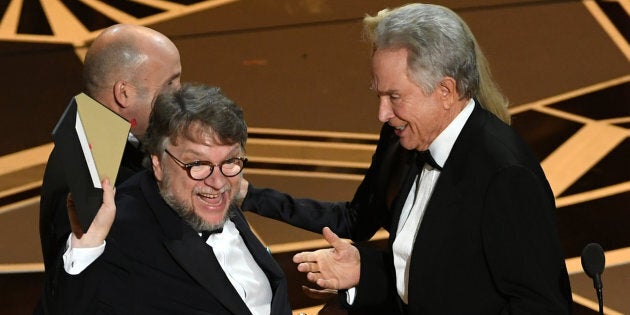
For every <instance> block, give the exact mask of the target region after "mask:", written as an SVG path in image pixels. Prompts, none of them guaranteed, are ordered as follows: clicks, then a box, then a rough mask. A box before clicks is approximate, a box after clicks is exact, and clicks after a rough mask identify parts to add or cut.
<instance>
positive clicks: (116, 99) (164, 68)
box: [36, 24, 181, 314]
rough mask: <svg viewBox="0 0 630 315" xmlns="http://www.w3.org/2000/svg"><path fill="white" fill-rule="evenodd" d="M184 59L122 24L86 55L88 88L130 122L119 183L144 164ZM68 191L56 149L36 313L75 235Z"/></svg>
mask: <svg viewBox="0 0 630 315" xmlns="http://www.w3.org/2000/svg"><path fill="white" fill-rule="evenodd" d="M180 76H181V62H180V56H179V51H178V50H177V47H175V44H173V42H171V40H169V39H168V38H167V37H166V36H164V35H163V34H161V33H159V32H157V31H155V30H152V29H150V28H147V27H143V26H137V25H127V24H118V25H114V26H111V27H109V28H107V29H105V30H104V31H103V32H102V33H101V34H100V35H99V36H98V37H97V38H96V39H95V40H94V42H93V43H92V45H91V46H90V48H89V49H88V51H87V54H86V56H85V62H84V68H83V79H84V85H85V86H84V89H85V90H84V92H85V93H86V94H87V95H89V96H90V97H92V98H93V99H95V100H97V101H98V102H100V103H101V104H103V105H105V106H106V107H108V108H109V109H111V110H112V111H114V112H115V113H117V114H119V115H120V116H122V117H123V118H125V119H127V120H128V121H129V122H130V123H131V132H130V134H129V138H128V141H127V145H126V146H125V151H124V153H123V157H122V162H121V166H120V169H119V171H118V176H117V178H116V185H118V184H120V183H122V182H123V181H124V180H126V179H127V178H129V177H130V176H131V175H133V174H135V173H136V172H138V171H140V170H142V169H143V167H142V158H143V153H142V152H141V151H140V148H139V144H140V141H142V137H143V136H144V133H145V131H146V128H147V125H148V121H149V115H150V113H151V108H152V107H153V102H154V101H155V98H156V97H157V95H158V94H160V93H161V92H163V91H167V90H169V89H176V88H179V86H180ZM68 192H69V188H68V183H67V181H66V178H65V175H64V171H63V167H62V160H61V158H60V157H59V155H58V153H57V152H56V150H55V149H53V151H52V153H51V154H50V157H49V158H48V163H47V165H46V171H45V173H44V179H43V183H42V193H41V201H40V219H39V220H40V221H39V228H40V239H41V245H42V253H43V257H44V266H45V269H46V284H45V288H44V293H43V296H42V299H41V300H40V303H39V305H38V307H37V309H36V313H40V314H48V313H49V312H48V309H49V308H50V307H49V304H50V303H52V301H53V300H54V292H53V290H52V289H51V287H52V286H51V284H52V283H54V281H55V279H56V277H55V272H56V270H57V268H58V266H57V264H58V262H59V261H60V255H61V253H62V252H63V250H64V249H65V241H66V239H67V237H68V235H69V234H70V225H69V222H68V213H67V208H66V198H67V195H68Z"/></svg>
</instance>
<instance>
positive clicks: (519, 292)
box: [482, 166, 571, 314]
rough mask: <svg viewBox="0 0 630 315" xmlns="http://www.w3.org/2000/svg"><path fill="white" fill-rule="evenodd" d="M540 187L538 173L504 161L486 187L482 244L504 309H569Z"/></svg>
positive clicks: (551, 207) (549, 205) (551, 214)
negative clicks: (506, 307)
mask: <svg viewBox="0 0 630 315" xmlns="http://www.w3.org/2000/svg"><path fill="white" fill-rule="evenodd" d="M546 187H548V184H547V182H546V180H545V179H544V177H541V176H539V175H536V174H535V173H534V172H532V171H531V170H529V169H527V168H525V167H522V166H510V167H507V168H505V169H503V170H500V171H499V172H498V173H497V174H495V176H494V178H493V179H492V180H491V181H490V185H489V187H488V190H487V191H489V192H492V193H489V194H487V196H486V200H485V207H484V209H485V210H484V215H483V226H482V233H483V235H482V237H483V244H484V245H483V246H484V251H485V253H486V257H487V261H488V265H489V269H490V272H491V275H492V277H493V279H494V282H495V284H496V285H497V289H498V291H499V292H501V293H502V294H504V295H505V296H506V297H507V299H508V303H509V306H508V307H509V308H510V314H568V313H569V308H570V304H571V295H570V294H571V291H570V286H569V280H568V275H567V272H566V266H565V263H564V257H563V255H562V248H561V244H560V241H559V237H558V233H557V228H556V219H555V215H556V213H555V204H554V199H553V196H552V195H551V194H550V190H549V189H546Z"/></svg>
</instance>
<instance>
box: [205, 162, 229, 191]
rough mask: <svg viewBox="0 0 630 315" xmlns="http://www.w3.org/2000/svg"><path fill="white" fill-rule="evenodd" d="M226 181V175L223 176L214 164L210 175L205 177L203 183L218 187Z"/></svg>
mask: <svg viewBox="0 0 630 315" xmlns="http://www.w3.org/2000/svg"><path fill="white" fill-rule="evenodd" d="M226 181H227V177H225V175H223V173H221V170H219V167H218V166H216V167H215V168H214V170H213V171H212V174H210V176H208V177H206V179H204V180H203V183H204V184H205V185H206V186H208V187H212V188H214V189H220V188H221V187H223V186H224V185H225V182H226Z"/></svg>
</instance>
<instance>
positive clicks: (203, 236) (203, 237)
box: [201, 228, 223, 242]
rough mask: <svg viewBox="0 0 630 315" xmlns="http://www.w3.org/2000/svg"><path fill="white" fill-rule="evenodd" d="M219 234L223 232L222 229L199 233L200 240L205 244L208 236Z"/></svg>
mask: <svg viewBox="0 0 630 315" xmlns="http://www.w3.org/2000/svg"><path fill="white" fill-rule="evenodd" d="M221 232H223V228H218V229H216V230H212V231H201V239H202V240H203V241H204V242H207V241H208V238H209V237H210V235H212V234H216V233H221Z"/></svg>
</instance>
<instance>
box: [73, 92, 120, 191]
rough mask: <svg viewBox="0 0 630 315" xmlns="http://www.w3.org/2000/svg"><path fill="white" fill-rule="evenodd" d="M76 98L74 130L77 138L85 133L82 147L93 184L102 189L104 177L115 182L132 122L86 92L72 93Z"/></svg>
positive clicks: (112, 182)
mask: <svg viewBox="0 0 630 315" xmlns="http://www.w3.org/2000/svg"><path fill="white" fill-rule="evenodd" d="M75 100H76V103H77V118H78V119H77V124H76V130H77V134H78V135H79V138H80V139H81V138H82V137H83V135H82V133H84V136H85V137H84V138H83V141H81V147H82V149H83V153H84V155H85V157H86V161H87V162H88V167H89V168H90V174H91V175H92V180H93V182H94V187H97V188H101V184H100V182H101V181H102V180H103V179H104V178H105V177H107V178H109V182H110V183H111V184H112V185H114V183H115V182H116V176H117V175H118V168H119V167H120V162H121V160H122V155H123V152H124V150H125V145H126V143H127V137H128V135H129V129H130V127H131V124H130V123H129V122H128V121H127V120H125V119H124V118H122V117H121V116H119V115H118V114H116V113H114V112H113V111H111V110H110V109H109V108H107V107H105V106H103V105H102V104H100V103H99V102H97V101H95V100H94V99H92V98H91V97H89V96H87V95H86V94H85V93H81V94H79V95H77V96H75ZM81 129H82V130H83V132H81ZM85 140H87V143H86V142H85ZM94 168H95V169H94ZM95 171H96V174H94V172H95Z"/></svg>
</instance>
